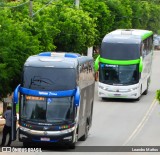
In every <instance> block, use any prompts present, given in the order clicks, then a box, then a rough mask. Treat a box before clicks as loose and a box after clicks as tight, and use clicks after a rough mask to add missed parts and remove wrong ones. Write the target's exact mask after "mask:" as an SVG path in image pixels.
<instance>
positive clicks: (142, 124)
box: [123, 99, 157, 146]
mask: <svg viewBox="0 0 160 155" xmlns="http://www.w3.org/2000/svg"><path fill="white" fill-rule="evenodd" d="M156 103H157V102H156V99H154V100H153V102H152V104H151V105H150V107H149V108H148V110H147V112H146V113H145V115H144V117H143V118H142V120H141V122H140V123H139V124H138V126H137V127H136V129H135V130H134V131H133V132H132V134H131V135H130V137H129V138H128V139H127V140H126V141H125V143H124V144H123V146H125V145H127V144H128V143H130V142H132V141H133V140H134V138H135V137H136V136H137V135H138V134H139V132H140V131H141V130H142V128H143V127H144V125H145V124H146V122H147V121H148V119H149V117H150V116H151V113H152V111H153V110H154V108H155V106H156Z"/></svg>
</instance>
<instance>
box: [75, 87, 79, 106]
mask: <svg viewBox="0 0 160 155" xmlns="http://www.w3.org/2000/svg"><path fill="white" fill-rule="evenodd" d="M79 102H80V91H79V87H77V89H76V93H75V96H74V104H75V106H76V107H78V106H79Z"/></svg>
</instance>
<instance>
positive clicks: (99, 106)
mask: <svg viewBox="0 0 160 155" xmlns="http://www.w3.org/2000/svg"><path fill="white" fill-rule="evenodd" d="M153 57H154V59H153V66H152V77H151V85H150V87H149V92H148V94H147V95H143V96H142V97H141V99H140V101H132V100H101V99H100V98H99V97H98V96H97V83H96V89H95V103H94V109H93V110H94V111H93V124H92V128H91V130H90V132H89V137H88V139H87V140H86V141H85V142H78V143H77V146H160V105H159V104H158V102H157V101H156V100H155V94H156V90H157V89H160V78H159V77H160V69H159V67H160V51H155V52H154V55H153ZM12 146H18V147H21V146H22V143H20V142H18V141H16V142H13V143H12ZM93 148H94V147H93ZM159 151H160V150H159ZM59 154H61V153H59ZM112 154H115V155H117V153H112ZM119 154H124V153H122V152H121V153H119ZM131 154H132V153H129V155H131ZM138 154H139V153H138ZM141 154H144V153H141ZM150 154H151V152H145V155H150Z"/></svg>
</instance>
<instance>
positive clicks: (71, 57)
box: [12, 52, 95, 148]
mask: <svg viewBox="0 0 160 155" xmlns="http://www.w3.org/2000/svg"><path fill="white" fill-rule="evenodd" d="M94 75H95V74H94V61H93V58H91V57H87V56H81V55H79V54H75V53H56V52H43V53H40V54H38V55H34V56H30V57H29V58H28V59H27V60H26V62H25V64H24V68H23V78H22V83H21V84H19V85H18V86H17V88H16V89H15V91H14V96H13V108H12V117H13V119H12V140H15V139H16V129H17V128H18V131H19V132H17V134H18V138H19V141H21V142H23V145H24V146H25V147H28V146H31V145H33V144H42V143H43V142H45V143H48V144H60V145H61V144H64V145H67V146H69V147H70V148H74V147H75V143H76V142H77V141H78V140H82V141H84V140H86V138H87V136H88V131H89V129H90V127H91V125H92V113H93V103H94V87H95V77H94ZM17 103H19V122H18V123H19V125H18V127H16V112H15V106H16V104H17Z"/></svg>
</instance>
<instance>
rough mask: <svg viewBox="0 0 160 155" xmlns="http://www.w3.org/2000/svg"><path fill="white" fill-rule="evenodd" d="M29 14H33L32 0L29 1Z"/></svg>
mask: <svg viewBox="0 0 160 155" xmlns="http://www.w3.org/2000/svg"><path fill="white" fill-rule="evenodd" d="M29 16H30V17H31V18H32V16H33V0H30V1H29Z"/></svg>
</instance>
